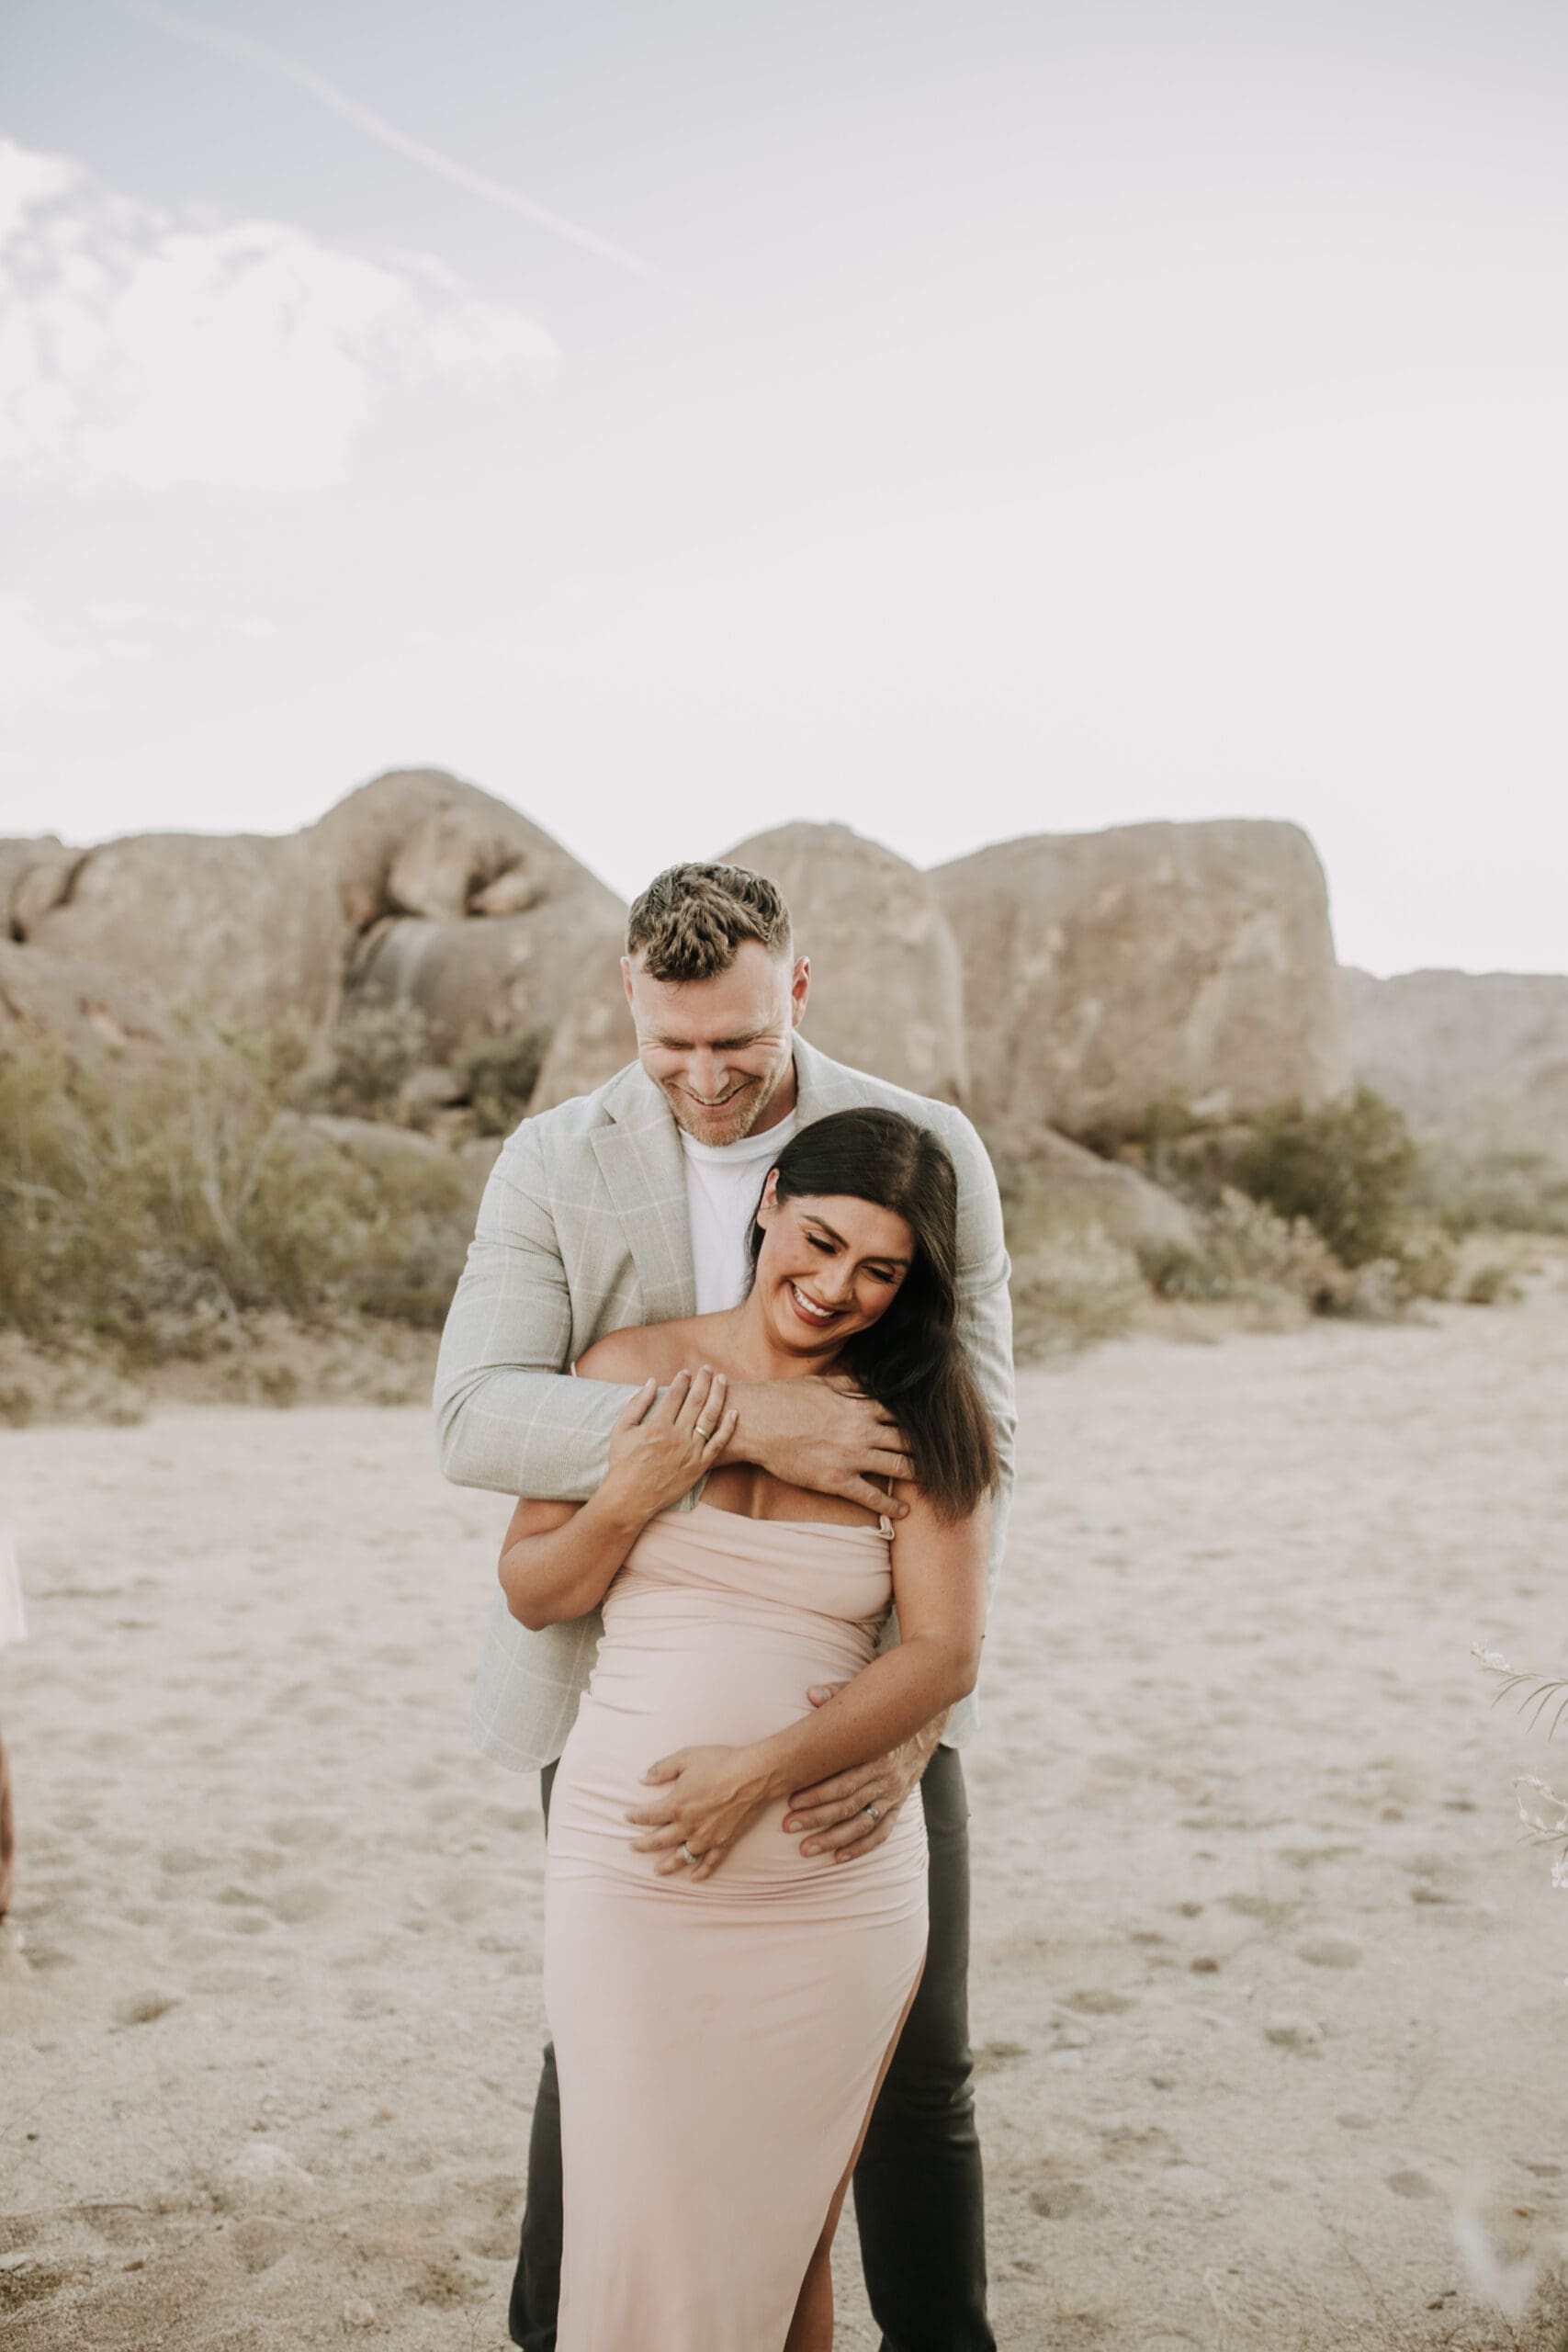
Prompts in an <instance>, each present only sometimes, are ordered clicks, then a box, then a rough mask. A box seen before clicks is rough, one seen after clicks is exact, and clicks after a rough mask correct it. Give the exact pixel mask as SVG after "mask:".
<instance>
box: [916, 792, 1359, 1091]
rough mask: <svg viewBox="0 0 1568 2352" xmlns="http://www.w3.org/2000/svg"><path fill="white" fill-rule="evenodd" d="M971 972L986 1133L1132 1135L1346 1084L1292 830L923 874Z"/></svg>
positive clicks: (967, 861) (974, 1073)
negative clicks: (1150, 1125) (1165, 1112)
mask: <svg viewBox="0 0 1568 2352" xmlns="http://www.w3.org/2000/svg"><path fill="white" fill-rule="evenodd" d="M932 879H933V881H934V882H935V884H936V887H937V890H938V893H939V895H940V899H941V902H942V907H943V909H944V910H945V912H946V914H947V917H948V920H949V922H950V923H951V924H952V926H953V932H954V933H955V935H956V937H957V940H958V944H959V948H960V950H961V953H962V956H963V963H964V1003H965V1009H966V1014H967V1023H968V1034H969V1063H970V1077H971V1085H972V1101H971V1104H970V1108H971V1110H972V1111H973V1113H974V1114H975V1116H976V1118H977V1119H978V1120H979V1121H980V1123H981V1125H983V1126H986V1127H987V1128H988V1129H991V1130H993V1131H995V1132H997V1133H999V1134H1008V1135H1012V1136H1029V1135H1032V1134H1036V1133H1039V1132H1041V1131H1042V1130H1043V1129H1045V1128H1049V1127H1055V1128H1060V1129H1064V1130H1066V1132H1067V1133H1068V1134H1071V1135H1077V1136H1135V1135H1137V1134H1138V1133H1139V1132H1140V1131H1141V1130H1142V1127H1143V1125H1144V1123H1145V1119H1146V1117H1147V1114H1148V1112H1149V1110H1150V1108H1151V1106H1152V1105H1155V1104H1156V1103H1157V1104H1169V1103H1183V1104H1185V1105H1186V1106H1187V1108H1188V1109H1189V1110H1190V1111H1191V1112H1192V1113H1194V1114H1196V1115H1198V1116H1200V1117H1205V1118H1234V1117H1238V1116H1245V1115H1247V1114H1249V1113H1252V1112H1256V1111H1258V1110H1262V1109H1263V1108H1265V1107H1266V1106H1268V1105H1269V1104H1272V1103H1280V1102H1284V1101H1289V1100H1292V1099H1297V1100H1300V1101H1301V1102H1303V1103H1308V1104H1317V1103H1324V1102H1325V1101H1327V1100H1329V1099H1330V1098H1331V1097H1332V1096H1334V1095H1335V1094H1337V1093H1338V1092H1340V1091H1343V1090H1344V1089H1345V1088H1346V1087H1347V1086H1348V1083H1349V1076H1350V1070H1349V1061H1348V1054H1347V1051H1346V1044H1345V1022H1344V1014H1343V1010H1342V1007H1341V1003H1340V995H1339V981H1338V974H1337V968H1336V966H1335V961H1334V943H1333V936H1332V933H1331V932H1330V929H1329V921H1328V894H1327V888H1326V885H1325V880H1324V875H1323V868H1322V866H1321V865H1319V863H1318V858H1317V854H1316V852H1315V851H1314V848H1313V845H1312V843H1311V842H1310V841H1309V840H1308V839H1307V836H1306V835H1305V833H1304V832H1303V831H1301V830H1300V828H1299V827H1298V826H1295V825H1289V824H1280V823H1273V822H1263V821H1258V820H1251V819H1242V818H1234V819H1233V818H1227V819H1222V820H1217V821H1214V822H1212V823H1203V824H1150V825H1127V826H1120V827H1118V828H1116V829H1115V830H1114V831H1108V832H1101V833H1076V834H1075V833H1066V834H1051V833H1040V834H1034V835H1032V836H1029V837H1027V838H1025V839H1023V840H1021V841H1014V842H1000V843H998V845H997V846H996V847H995V848H992V849H985V850H979V851H976V853H975V854H974V855H973V856H970V857H963V858H958V859H955V860H954V861H953V863H952V864H951V865H943V866H939V867H938V868H937V870H936V872H935V874H934V875H933V876H932Z"/></svg>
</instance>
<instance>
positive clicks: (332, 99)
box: [114, 0, 690, 296]
mask: <svg viewBox="0 0 1568 2352" xmlns="http://www.w3.org/2000/svg"><path fill="white" fill-rule="evenodd" d="M114 5H115V6H117V7H118V8H119V9H120V11H121V13H122V14H124V15H126V16H131V17H141V19H142V20H143V21H144V22H145V23H147V24H151V25H156V26H158V27H159V28H160V29H161V30H162V31H164V32H167V33H173V34H174V35H175V38H176V39H177V40H188V41H194V42H196V43H197V44H198V45H199V46H200V47H202V48H204V49H211V50H216V51H218V52H219V53H220V55H221V56H224V57H231V58H233V59H234V60H235V61H236V62H238V63H239V64H242V65H253V66H255V67H257V68H259V70H260V71H261V72H262V73H264V74H273V75H275V76H276V79H277V80H278V81H280V82H292V83H293V84H294V85H295V87H296V88H297V89H300V90H303V91H304V92H305V93H306V95H307V96H310V97H312V98H314V99H315V100H316V102H317V104H318V105H319V106H323V107H328V108H329V109H330V110H331V112H332V113H333V114H336V115H341V116H342V118H343V119H344V121H345V122H351V123H352V124H353V125H354V127H355V130H362V131H364V132H365V134H366V136H367V138H370V139H378V140H379V141H380V142H381V144H382V145H383V146H384V147H390V148H392V149H393V150H394V152H395V153H398V154H400V155H407V156H408V157H409V159H410V161H411V162H412V163H415V164H423V165H424V167H425V169H426V170H427V171H431V172H434V173H436V174H438V175H439V176H440V177H441V178H442V179H445V180H450V181H451V183H452V185H453V186H454V187H460V188H466V189H467V190H468V194H469V195H470V196H478V197H481V198H483V199H484V200H485V202H486V203H489V204H498V205H500V206H501V207H502V209H503V210H505V211H507V212H514V213H516V214H517V216H518V218H519V219H520V220H531V221H533V222H534V224H535V226H536V228H540V229H546V230H547V231H548V232H549V233H550V235H551V236H553V237H559V238H562V239H563V240H564V241H565V243H568V244H569V245H578V246H580V247H581V250H582V251H583V252H584V253H589V254H593V255H594V257H595V258H596V259H597V260H599V261H604V262H608V263H610V265H611V266H612V267H614V268H615V269H625V270H628V271H630V273H631V275H632V276H633V277H641V278H644V279H646V280H647V282H648V283H649V285H650V286H658V287H661V288H663V289H664V291H665V292H666V293H671V294H681V295H687V296H689V294H690V289H689V288H685V287H682V286H678V285H676V284H675V283H674V281H673V280H672V279H671V278H668V277H665V276H664V274H663V272H662V271H661V270H659V269H656V268H655V267H654V266H653V264H652V263H651V262H649V261H645V260H644V259H643V257H642V255H641V254H634V253H633V252H631V251H630V249H629V248H628V247H627V246H626V245H617V244H615V243H612V242H611V240H610V239H609V238H608V237H601V236H600V235H599V234H598V232H596V231H595V230H592V229H585V228H584V227H583V226H582V225H581V221H577V220H567V219H566V217H565V215H564V214H563V213H559V212H552V211H551V210H550V209H549V207H548V205H545V204H536V202H535V200H534V198H532V197H531V196H525V195H523V194H522V192H521V190H519V189H517V188H514V187H507V186H506V185H505V183H504V181H502V180H492V179H491V178H490V177H489V176H488V175H487V174H485V173H484V172H475V171H470V170H469V168H468V164H460V163H458V162H457V160H456V158H455V157H453V156H451V155H444V154H443V153H441V151H440V149H439V148H436V147H428V146H426V144H425V142H424V141H423V139H413V138H411V137H410V135H409V133H408V132H407V131H406V130H399V129H398V126H397V124H396V123H394V122H389V121H388V120H387V119H386V118H385V116H384V115H378V114H377V113H375V112H374V111H373V110H372V109H371V108H370V107H366V106H361V105H360V103H359V101H358V99H357V98H351V97H350V96H348V94H347V92H346V91H344V90H340V89H339V88H338V87H337V85H336V84H335V83H333V82H329V81H328V80H327V79H326V77H325V75H324V74H318V73H316V72H315V71H314V70H313V69H312V68H311V67H310V66H309V65H303V64H301V63H300V62H299V59H298V58H294V57H288V56H286V55H285V54H284V53H283V51H281V50H276V49H268V48H267V47H266V46H265V44H264V43H263V42H261V41H259V40H249V39H248V38H247V36H246V35H245V34H243V33H231V32H224V31H222V30H220V28H218V27H217V26H216V25H207V24H203V23H202V22H201V21H200V20H199V18H197V17H185V16H180V15H178V14H177V13H176V12H175V10H174V9H172V8H160V7H157V6H154V5H152V0H114Z"/></svg>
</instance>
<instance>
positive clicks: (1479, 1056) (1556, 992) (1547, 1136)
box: [1341, 967, 1568, 1151]
mask: <svg viewBox="0 0 1568 2352" xmlns="http://www.w3.org/2000/svg"><path fill="white" fill-rule="evenodd" d="M1341 985H1342V988H1343V990H1344V1001H1345V1010H1346V1018H1347V1023H1348V1034H1349V1041H1350V1059H1351V1063H1352V1066H1353V1068H1354V1069H1355V1072H1356V1075H1357V1077H1358V1078H1359V1079H1363V1080H1365V1081H1366V1082H1367V1084H1368V1085H1371V1086H1375V1087H1376V1088H1377V1090H1378V1091H1379V1092H1380V1093H1382V1094H1386V1095H1387V1096H1388V1098H1389V1100H1390V1102H1392V1103H1398V1105H1399V1107H1400V1109H1401V1110H1402V1111H1404V1114H1405V1115H1406V1116H1407V1117H1408V1118H1409V1119H1410V1120H1411V1122H1412V1124H1413V1125H1416V1127H1418V1128H1422V1129H1426V1130H1429V1131H1438V1130H1454V1129H1459V1128H1470V1129H1473V1128H1476V1127H1477V1126H1482V1125H1484V1126H1486V1127H1488V1128H1490V1129H1491V1130H1493V1131H1494V1132H1495V1133H1496V1134H1497V1136H1499V1138H1500V1139H1501V1138H1504V1137H1506V1138H1508V1139H1512V1140H1516V1141H1518V1142H1520V1143H1531V1142H1533V1143H1537V1144H1540V1145H1541V1146H1544V1147H1547V1148H1554V1149H1557V1150H1561V1151H1568V977H1563V976H1561V975H1558V974H1552V973H1526V972H1481V973H1475V972H1447V971H1427V972H1402V973H1400V974H1399V975H1398V976H1397V977H1396V978H1393V979H1376V978H1373V976H1372V975H1371V973H1370V972H1362V971H1358V970H1355V969H1354V968H1352V967H1347V968H1346V970H1345V971H1344V972H1343V974H1342V975H1341Z"/></svg>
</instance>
